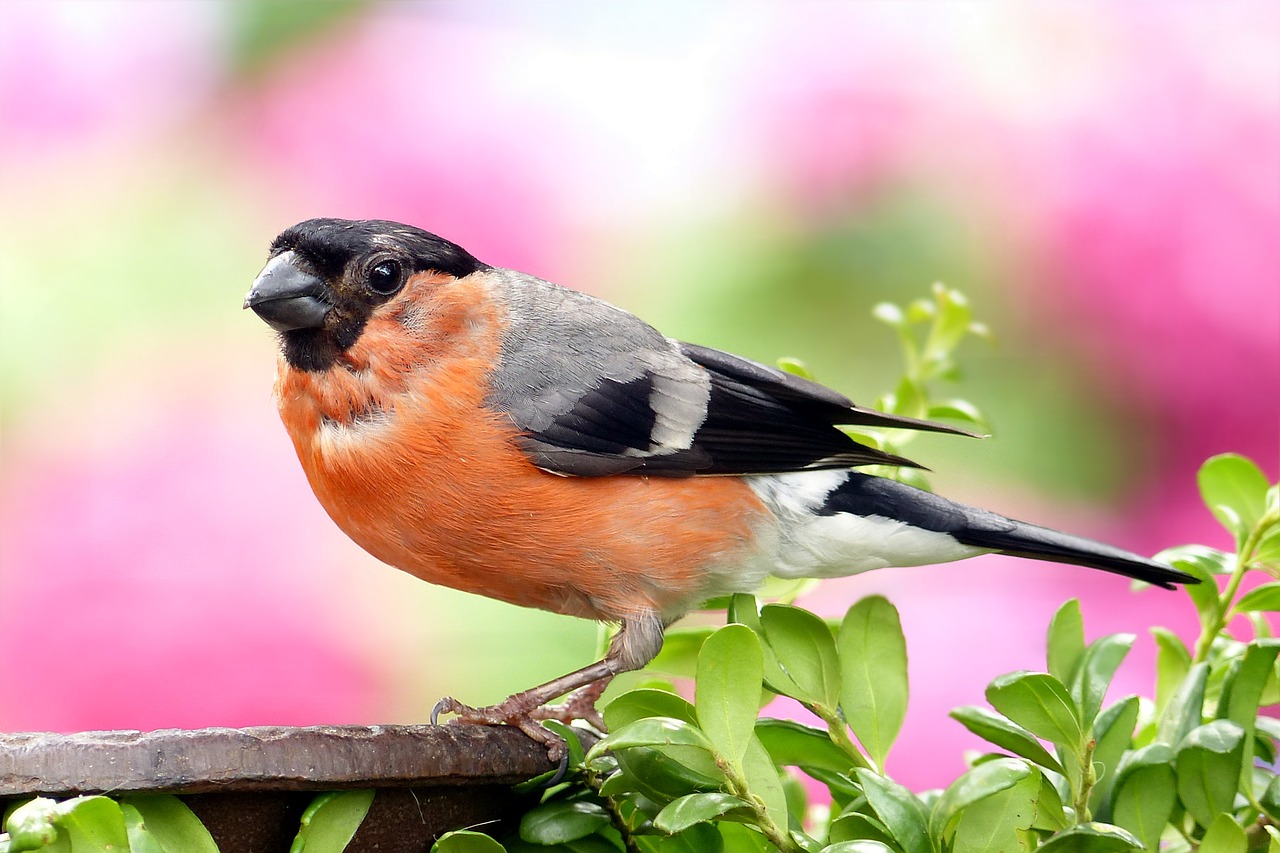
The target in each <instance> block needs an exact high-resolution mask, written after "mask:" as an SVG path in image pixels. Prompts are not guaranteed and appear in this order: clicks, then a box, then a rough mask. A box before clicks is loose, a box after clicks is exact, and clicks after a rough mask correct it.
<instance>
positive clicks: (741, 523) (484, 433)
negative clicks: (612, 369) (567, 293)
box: [286, 398, 773, 620]
mask: <svg viewBox="0 0 1280 853" xmlns="http://www.w3.org/2000/svg"><path fill="white" fill-rule="evenodd" d="M447 401H448V398H444V399H442V400H441V401H439V402H440V403H441V404H442V405H443V404H445V403H446V402H447ZM431 408H432V407H430V406H427V407H420V406H415V410H421V411H430V410H431ZM288 422H289V421H288V419H286V423H288ZM448 424H458V427H457V428H450V427H448V426H447V425H448ZM301 438H302V440H301V441H299V440H298V437H297V436H295V444H296V445H297V449H298V453H299V457H300V459H301V460H302V464H303V468H304V469H305V470H306V473H307V477H308V479H309V481H310V483H311V486H312V488H313V490H314V491H315V493H316V495H317V497H318V498H319V499H320V502H321V504H323V505H324V507H325V509H326V510H327V511H328V513H329V515H330V516H331V517H332V518H333V520H334V521H335V522H336V523H337V524H338V526H339V527H341V528H342V529H343V531H344V532H346V533H347V535H349V536H350V537H351V538H352V539H353V540H355V541H356V542H357V543H358V544H359V545H360V546H361V547H363V548H364V549H365V550H367V551H368V552H369V553H371V554H373V555H374V556H375V557H377V558H378V559H380V560H382V561H383V562H386V563H389V564H390V565H392V566H395V567H397V568H400V569H403V570H404V571H407V572H409V573H410V574H413V575H415V576H417V577H419V578H422V579H423V580H427V581H430V582H432V583H439V584H444V585H446V586H450V587H454V588H456V589H461V590H465V591H467V592H473V593H477V594H480V595H485V596H488V597H490V598H497V599H501V600H504V601H509V602H512V603H514V604H519V605H524V606H529V607H538V608H541V609H544V610H550V611H554V612H559V613H567V614H571V615H576V616H585V617H590V618H597V619H613V620H616V619H621V618H624V617H627V616H631V615H636V614H638V613H641V612H646V611H657V612H659V613H661V614H664V615H668V616H676V615H680V614H682V613H684V612H686V611H687V610H689V609H690V608H692V607H694V606H696V605H697V604H698V603H699V602H700V601H702V600H703V599H705V598H706V597H709V596H710V595H714V594H719V593H721V592H723V591H726V590H729V589H750V588H754V587H755V586H756V585H757V584H758V583H759V581H760V580H761V579H762V578H763V576H764V575H765V574H766V573H767V570H765V569H759V568H756V564H757V562H758V561H757V560H755V559H753V558H754V557H755V555H756V554H758V553H759V552H760V551H761V550H772V547H771V542H770V537H771V536H772V525H773V516H772V514H771V513H769V511H768V510H766V509H765V508H764V506H763V504H762V503H761V502H760V500H759V499H758V498H757V497H756V496H755V494H754V493H753V492H752V491H751V490H750V489H749V488H748V487H747V486H746V485H745V484H744V483H743V482H742V481H741V480H739V479H737V478H732V477H715V478H698V477H695V478H688V479H671V478H654V477H643V476H614V477H598V478H577V477H559V476H555V475H552V474H548V473H546V472H544V471H541V470H539V469H537V468H535V467H534V466H533V465H532V464H531V463H530V462H529V461H528V460H527V458H526V457H525V456H524V454H523V453H522V452H521V451H520V450H519V448H518V447H517V446H516V445H515V443H514V441H513V439H514V435H513V433H512V431H511V430H510V428H509V427H507V426H506V424H505V423H504V422H503V420H502V418H501V416H499V415H495V414H493V413H490V412H487V411H485V410H483V409H472V410H471V411H470V412H469V413H468V414H467V416H466V417H465V418H460V417H449V416H443V417H439V418H436V419H434V422H433V423H428V422H424V421H422V420H413V419H409V418H405V417H401V415H400V413H398V412H394V411H393V412H391V413H390V416H389V417H387V418H385V419H380V420H378V419H375V420H369V421H366V422H364V423H357V424H352V425H350V426H346V427H341V428H337V427H335V426H334V425H332V424H320V425H317V428H316V429H314V430H312V431H311V432H310V434H309V435H305V436H302V437H301Z"/></svg>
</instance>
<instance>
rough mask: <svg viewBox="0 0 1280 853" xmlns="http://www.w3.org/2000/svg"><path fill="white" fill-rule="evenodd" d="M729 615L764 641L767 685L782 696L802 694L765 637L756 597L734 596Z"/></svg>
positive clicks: (763, 650) (741, 594)
mask: <svg viewBox="0 0 1280 853" xmlns="http://www.w3.org/2000/svg"><path fill="white" fill-rule="evenodd" d="M728 616H729V621H730V622H732V623H735V624H739V625H746V626H747V627H748V628H750V629H751V630H752V631H755V632H756V635H757V636H758V637H760V639H761V642H762V646H761V648H760V651H761V652H762V653H763V655H764V683H765V686H766V687H768V688H769V689H770V690H772V691H773V692H774V693H777V694H779V695H781V696H791V697H798V696H800V695H801V694H802V693H803V692H804V691H803V690H802V689H801V688H800V686H799V685H797V684H796V682H795V680H794V679H792V677H791V676H790V675H789V674H788V673H787V672H786V671H785V670H784V669H783V668H782V665H781V664H779V663H778V656H777V655H776V654H775V653H774V650H773V647H772V646H771V645H769V643H768V641H767V638H766V637H765V633H764V626H763V625H762V624H761V622H760V611H759V609H758V608H757V605H756V599H755V597H754V596H750V595H745V594H743V593H738V594H736V595H734V596H732V597H731V598H730V599H729V613H728Z"/></svg>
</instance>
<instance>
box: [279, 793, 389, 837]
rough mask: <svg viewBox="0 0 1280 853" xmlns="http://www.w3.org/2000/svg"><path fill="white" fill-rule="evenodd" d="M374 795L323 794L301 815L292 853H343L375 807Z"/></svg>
mask: <svg viewBox="0 0 1280 853" xmlns="http://www.w3.org/2000/svg"><path fill="white" fill-rule="evenodd" d="M373 794H374V792H373V791H370V790H365V791H341V792H334V793H329V794H321V795H320V796H318V797H316V798H315V799H314V800H312V801H311V805H309V806H307V809H306V811H304V812H303V813H302V822H301V823H302V825H301V826H300V827H299V829H298V834H297V835H296V836H295V837H294V839H293V844H292V845H291V846H290V847H289V853H342V851H343V850H345V849H346V848H347V845H348V844H350V843H351V839H352V838H354V837H355V834H356V831H357V830H359V829H360V824H361V823H363V822H364V818H365V815H367V814H368V813H369V807H370V806H372V805H373Z"/></svg>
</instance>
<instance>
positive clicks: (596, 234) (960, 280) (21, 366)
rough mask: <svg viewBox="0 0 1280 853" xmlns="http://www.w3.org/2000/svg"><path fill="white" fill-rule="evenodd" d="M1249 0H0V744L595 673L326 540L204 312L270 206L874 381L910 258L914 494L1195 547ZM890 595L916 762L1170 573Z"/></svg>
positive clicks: (1276, 349) (238, 295)
mask: <svg viewBox="0 0 1280 853" xmlns="http://www.w3.org/2000/svg"><path fill="white" fill-rule="evenodd" d="M1277 44H1280V6H1277V4H1275V3H1273V2H1230V0H1228V1H1227V2H1217V3H1205V2H1161V3H1155V2H1150V3H1100V2H1098V3H1095V2H1078V3H1070V4H1067V3H1057V2H998V0H982V2H961V0H954V2H942V0H933V2H874V0H864V2H856V3H854V2H848V3H835V2H832V3H805V2H795V3H786V4H783V3H727V2H725V3H682V2H670V3H647V4H643V5H641V4H622V3H586V2H582V3H557V2H546V3H536V4H527V3H518V2H509V3H501V2H480V3H472V2H466V3H463V2H430V3H419V2H372V0H369V2H272V3H262V2H249V0H244V1H243V2H226V3H220V2H199V0H185V2H180V3H175V2H162V1H161V0H153V1H152V2H124V0H83V2H63V1H62V0H51V2H35V0H33V2H23V0H4V2H0V513H2V516H0V729H6V730H28V729H41V730H61V731H67V730H77V729H93V728H115V727H121V728H142V729H149V728H156V727H168V726H205V725H248V724H263V723H277V724H315V723H373V722H408V721H421V720H423V719H425V717H426V714H427V712H428V710H429V708H430V707H431V705H432V704H433V703H434V701H435V699H436V698H438V697H439V696H440V695H443V694H445V693H450V694H453V695H455V696H459V697H461V698H463V699H465V700H470V701H473V702H486V701H494V700H497V699H499V698H501V697H502V696H504V695H506V694H507V693H509V692H512V691H514V690H517V689H521V688H524V687H527V686H530V685H531V684H533V683H535V682H537V681H541V680H543V679H544V678H549V677H551V676H554V675H557V674H560V673H561V672H563V671H565V670H567V669H569V668H572V667H576V666H578V665H581V664H583V663H585V662H587V661H588V659H589V658H590V657H591V655H592V654H593V651H594V647H595V643H596V629H595V628H594V626H592V625H590V624H587V623H583V622H578V621H575V620H572V619H568V618H565V617H558V616H552V615H547V614H541V613H535V612H530V611H523V610H519V609H516V608H512V607H508V606H506V605H501V604H497V603H493V602H488V601H484V600H480V599H476V598H472V597H469V596H465V595H462V594H459V593H454V592H451V591H448V590H442V589H435V588H430V587H428V586H427V585H425V584H422V583H420V582H418V581H415V580H413V579H411V578H409V577H408V576H404V575H401V574H400V573H398V572H395V571H393V570H391V569H388V568H386V567H384V566H381V565H379V564H377V563H376V562H374V561H373V560H372V559H371V558H369V557H367V556H366V555H364V554H363V553H362V552H361V551H359V550H358V549H357V548H356V547H355V546H354V545H352V544H351V543H350V542H348V541H347V540H346V539H345V538H344V537H343V536H342V535H341V534H340V533H339V532H338V531H337V530H336V529H335V528H334V527H333V526H332V524H331V523H330V522H329V521H328V519H327V518H326V517H325V515H324V513H323V511H322V510H321V509H320V507H319V506H318V505H317V504H316V502H315V500H314V499H313V498H312V496H311V494H310V492H309V490H308V488H307V485H306V483H305V481H304V479H303V477H302V473H301V471H300V469H299V467H298V465H297V462H296V460H295V459H294V457H293V452H292V449H291V446H290V444H289V442H288V440H287V439H286V437H285V434H284V431H283V429H282V428H281V427H280V425H279V423H278V422H277V420H276V416H275V411H274V406H273V403H272V400H271V383H272V376H273V372H274V359H275V355H274V352H275V346H274V342H273V340H272V335H271V334H270V333H269V331H268V330H267V329H266V328H265V327H264V326H263V325H262V324H261V323H260V322H259V321H258V320H257V319H256V318H255V317H253V316H252V314H248V313H245V312H242V311H241V310H240V302H241V299H242V297H243V295H244V293H245V291H246V290H247V288H248V286H249V283H250V282H251V281H252V279H253V277H254V276H255V274H256V273H257V271H258V269H259V267H260V265H261V263H262V262H263V259H264V256H265V251H266V247H267V245H268V243H269V241H270V239H271V238H272V236H274V234H275V233H277V232H278V231H279V230H281V229H282V228H284V227H286V226H288V225H290V224H292V223H293V222H295V221H297V220H300V219H303V218H307V217H311V216H320V215H323V216H341V217H352V218H358V217H381V218H392V219H401V220H404V221H408V222H411V223H414V224H417V225H420V226H423V227H426V228H428V229H430V230H433V231H436V232H438V233H440V234H442V235H444V236H447V237H449V238H451V239H453V240H455V241H457V242H459V243H461V244H462V245H464V246H466V247H468V248H469V249H471V250H472V251H473V252H474V253H475V254H477V255H478V256H479V257H480V258H482V259H484V260H486V261H488V262H490V263H494V264H497V265H503V266H511V267H516V268H519V269H522V270H525V271H528V272H532V273H535V274H537V275H540V276H542V277H544V278H549V279H552V280H555V281H558V282H561V283H563V284H567V285H570V286H573V287H577V288H579V289H583V290H587V291H590V292H592V293H596V294H598V295H601V296H604V297H606V298H608V299H610V300H611V301H614V302H616V303H618V304H621V305H623V306H625V307H627V308H628V309H630V310H633V311H635V312H637V313H639V314H641V315H642V316H644V317H645V318H647V319H649V320H650V321H651V322H653V323H655V324H656V325H658V326H659V327H660V328H662V329H663V330H664V331H666V332H667V333H668V334H671V335H674V336H677V337H681V338H685V339H689V340H693V341H697V342H700V343H704V344H708V345H713V346H718V347H722V348H726V349H730V350H733V351H737V352H740V353H743V354H745V355H749V356H752V357H755V358H759V359H763V360H766V361H769V360H773V359H774V358H776V357H779V356H783V355H789V356H798V357H800V358H803V359H804V360H805V361H806V362H807V363H808V365H809V366H810V368H811V369H813V370H814V371H815V372H816V373H817V375H818V376H819V377H820V378H821V379H823V380H824V381H826V382H827V383H828V384H832V385H835V386H836V387H838V388H840V389H842V390H844V391H846V392H847V393H849V394H851V395H852V396H853V397H854V398H855V399H859V400H871V399H874V398H875V397H876V395H877V394H879V393H880V392H881V391H883V390H885V389H886V388H887V387H889V383H891V382H892V381H893V380H894V377H895V376H896V372H897V370H898V365H897V363H896V348H895V343H894V340H893V337H892V334H891V333H890V331H889V330H888V329H886V328H884V327H882V326H879V325H877V324H876V323H874V322H873V321H871V320H870V319H869V316H868V312H869V310H870V309H871V307H872V306H873V305H874V304H875V303H876V302H878V301H880V300H883V299H894V300H898V301H906V300H909V299H912V298H915V297H917V296H922V295H925V294H926V293H927V292H928V288H929V286H930V284H931V283H932V282H934V281H943V282H946V283H947V284H949V285H951V286H955V287H959V288H961V289H963V290H964V291H965V292H967V293H968V294H969V295H970V297H971V299H972V302H973V303H974V306H975V310H976V312H977V314H978V316H979V317H980V318H981V319H984V320H986V321H987V322H988V323H989V324H990V325H991V326H992V327H993V328H994V330H995V332H996V337H997V343H996V344H995V345H994V346H987V345H986V344H983V343H981V342H975V343H971V344H970V345H968V346H967V349H966V350H965V352H964V353H963V355H964V362H965V365H966V371H967V376H966V378H965V380H964V383H963V384H962V385H960V386H958V387H957V388H942V389H940V390H941V391H942V392H944V393H945V394H947V395H951V394H961V395H963V396H966V397H969V398H970V399H973V400H975V401H976V402H977V403H979V405H981V406H982V407H983V409H984V410H985V411H986V412H987V414H988V415H989V416H990V418H991V420H992V421H993V424H994V427H995V431H996V437H995V438H994V439H992V440H989V441H986V442H981V443H978V442H968V441H961V440H956V439H950V440H948V439H945V438H936V439H935V438H929V439H922V440H921V442H919V443H918V444H917V445H913V455H914V456H916V457H917V458H919V459H920V460H921V461H922V462H924V463H925V464H928V465H930V466H931V467H932V468H934V469H935V470H936V471H937V472H938V473H937V475H936V478H935V484H936V486H937V488H938V489H939V490H940V491H942V492H944V493H946V494H949V495H951V496H953V497H957V498H959V499H963V500H967V501H970V502H975V503H980V504H984V505H986V506H989V507H991V508H994V509H998V510H1003V511H1005V512H1008V513H1010V514H1016V515H1019V516H1021V517H1025V518H1031V519H1035V520H1038V521H1041V522H1044V523H1048V524H1051V525H1056V526H1060V527H1064V528H1068V529H1072V530H1076V531H1080V532H1084V533H1089V534H1093V535H1096V536H1099V537H1103V538H1107V539H1109V540H1112V541H1115V542H1117V543H1119V544H1122V545H1125V546H1129V547H1132V548H1134V549H1137V550H1140V551H1144V552H1147V553H1151V552H1154V551H1156V550H1159V549H1160V548H1162V547H1165V546H1169V545H1173V544H1177V543H1182V542H1189V541H1206V542H1208V543H1210V544H1215V545H1219V546H1225V545H1227V544H1228V543H1227V542H1226V541H1225V537H1224V534H1222V533H1221V532H1220V531H1218V530H1217V529H1216V528H1215V526H1214V525H1213V523H1212V521H1211V519H1210V518H1209V516H1208V514H1207V513H1206V512H1205V511H1204V510H1203V509H1202V508H1201V507H1200V505H1199V502H1198V498H1197V496H1196V492H1195V486H1194V472H1195V470H1196V468H1197V466H1198V465H1199V463H1200V462H1201V461H1202V460H1203V459H1204V458H1205V457H1206V456H1208V455H1209V454H1212V453H1216V452H1221V451H1228V450H1230V451H1237V452H1242V453H1247V454H1250V455H1252V456H1253V457H1254V458H1256V459H1257V460H1258V461H1259V462H1260V463H1261V464H1262V465H1263V466H1264V468H1265V469H1266V470H1267V472H1268V473H1269V475H1270V476H1271V477H1273V478H1274V477H1275V476H1276V469H1277V461H1278V460H1277V451H1278V447H1277V444H1278V442H1277V434H1278V432H1280V431H1278V429H1277V427H1278V425H1280V53H1278V52H1277V50H1276V45H1277ZM871 592H882V593H885V594H888V595H889V596H890V597H891V598H892V599H893V600H894V601H895V602H896V603H897V605H898V606H899V608H900V609H901V611H902V616H903V621H904V625H905V628H906V631H907V635H908V643H909V651H910V655H911V667H912V671H911V674H912V679H913V681H912V694H913V695H912V708H911V711H910V715H909V717H908V721H907V726H906V729H905V731H904V734H903V737H902V740H901V741H900V743H899V746H898V747H897V748H896V750H895V753H894V755H893V756H892V757H891V759H890V770H891V771H892V772H894V773H895V774H896V775H897V776H898V777H899V778H900V779H902V780H903V781H904V782H906V783H907V784H909V785H912V786H914V787H917V788H921V787H928V786H931V785H938V784H942V783H944V782H946V781H947V780H949V779H950V778H952V777H953V776H954V775H955V774H956V773H957V772H958V771H959V770H960V769H961V767H962V761H963V751H964V750H965V749H966V748H969V747H972V746H973V745H974V744H975V742H974V741H972V740H971V739H969V738H968V736H967V735H966V733H965V732H964V731H963V730H962V729H961V727H960V726H959V725H958V724H956V723H954V722H952V721H950V720H948V719H947V718H946V717H945V713H946V710H947V709H949V708H950V707H952V706H954V705H958V704H965V703H980V702H981V691H982V687H983V685H985V683H986V682H987V681H988V680H990V679H991V678H992V677H994V676H995V675H998V674H1000V673H1002V672H1005V671H1008V670H1011V669H1016V668H1032V669H1035V668H1041V667H1042V666H1043V663H1042V661H1043V658H1042V636H1043V630H1044V626H1045V625H1046V624H1047V621H1048V618H1049V616H1050V614H1051V613H1052V612H1053V610H1054V609H1055V608H1056V607H1057V605H1058V604H1059V603H1061V602H1062V601H1063V600H1065V599H1066V598H1067V597H1070V596H1073V595H1078V596H1080V597H1081V598H1082V599H1083V600H1084V612H1085V620H1086V629H1087V630H1088V632H1089V634H1090V635H1091V636H1096V635H1098V634H1101V633H1105V632H1111V631H1132V632H1136V633H1138V634H1140V635H1141V636H1140V639H1139V643H1138V646H1137V648H1136V649H1135V651H1134V654H1133V655H1132V656H1131V660H1130V661H1129V662H1128V663H1127V664H1126V666H1125V668H1124V669H1123V670H1122V673H1121V677H1120V681H1119V683H1118V684H1117V686H1116V688H1115V690H1116V691H1117V693H1118V692H1119V691H1124V692H1131V691H1137V690H1145V689H1148V687H1149V686H1148V685H1147V684H1146V683H1145V680H1146V679H1147V675H1146V674H1145V673H1148V672H1150V668H1149V663H1150V661H1151V658H1152V654H1153V652H1152V649H1151V643H1150V640H1149V638H1147V637H1146V627H1147V626H1148V625H1151V624H1156V623H1160V624H1167V625H1171V626H1173V627H1175V628H1177V629H1178V630H1180V631H1182V632H1183V633H1184V634H1189V633H1191V631H1192V629H1193V623H1194V618H1193V614H1192V610H1191V608H1190V605H1189V603H1188V602H1187V601H1185V600H1184V599H1183V597H1182V596H1181V595H1164V594H1160V593H1158V592H1147V593H1144V594H1140V595H1134V594H1132V593H1130V591H1129V590H1128V587H1127V585H1126V584H1125V583H1123V582H1122V581H1118V580H1116V579H1114V578H1111V577H1107V576H1100V575H1097V574H1095V573H1090V572H1086V571H1084V570H1079V569H1071V568H1066V567H1054V566H1047V565H1027V564H1023V563H1019V562H1018V561H1014V560H1009V559H1004V558H999V557H988V558H981V559H978V560H972V561H969V562H967V563H963V564H953V565H949V566H944V567H937V568H919V569H906V570H897V571H885V572H879V573H875V574H873V575H868V576H863V577H858V578H852V579H847V580H841V581H836V582H830V583H827V584H824V585H823V586H821V587H820V588H819V589H818V590H817V591H816V592H814V593H812V594H811V595H809V596H808V597H807V598H806V599H805V601H804V603H805V604H807V605H809V606H811V607H813V608H815V609H817V610H819V611H820V612H824V613H828V614H831V615H835V614H838V613H840V612H842V611H843V609H844V608H845V607H846V606H847V605H848V604H849V603H850V602H852V601H853V600H855V599H856V598H858V597H860V596H862V595H865V594H868V593H871Z"/></svg>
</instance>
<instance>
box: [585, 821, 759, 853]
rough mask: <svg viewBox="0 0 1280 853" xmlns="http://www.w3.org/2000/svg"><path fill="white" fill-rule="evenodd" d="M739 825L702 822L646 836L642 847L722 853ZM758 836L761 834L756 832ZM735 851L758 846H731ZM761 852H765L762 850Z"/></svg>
mask: <svg viewBox="0 0 1280 853" xmlns="http://www.w3.org/2000/svg"><path fill="white" fill-rule="evenodd" d="M737 828H738V827H736V826H733V825H732V824H724V823H720V824H716V825H714V826H712V825H710V824H705V823H700V824H696V825H694V826H691V827H689V828H688V829H686V830H684V831H683V832H680V833H677V834H676V835H650V836H644V837H643V838H644V841H643V842H641V844H640V849H641V850H644V851H646V853H721V851H723V850H724V849H725V843H724V837H725V836H726V835H728V834H729V830H730V829H737ZM756 835H757V837H759V834H758V833H756ZM617 849H618V848H617V847H610V848H609V851H608V853H617ZM730 849H731V850H732V851H733V853H742V851H755V850H757V849H758V848H756V847H754V846H746V845H742V844H738V845H735V846H733V847H731V848H730ZM761 853H764V851H763V850H762V851H761Z"/></svg>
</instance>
